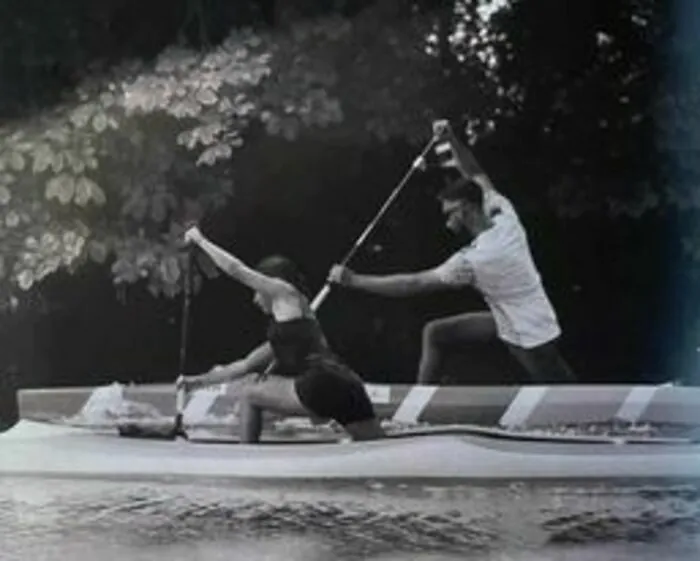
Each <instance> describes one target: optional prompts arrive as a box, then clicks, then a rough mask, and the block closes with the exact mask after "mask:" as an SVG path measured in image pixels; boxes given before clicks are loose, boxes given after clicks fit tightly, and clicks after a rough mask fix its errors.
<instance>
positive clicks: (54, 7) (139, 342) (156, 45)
mask: <svg viewBox="0 0 700 561" xmlns="http://www.w3.org/2000/svg"><path fill="white" fill-rule="evenodd" d="M631 3H632V4H634V2H631ZM298 4H299V5H301V6H302V7H303V6H306V9H307V10H308V12H309V14H313V13H314V11H319V12H320V11H323V10H324V9H325V10H328V9H330V8H328V6H327V4H328V3H318V2H311V1H307V2H299V3H298ZM361 4H362V2H339V3H338V5H339V6H341V7H342V9H343V10H344V11H345V13H346V14H349V15H350V16H351V15H352V13H353V10H358V9H360V8H361ZM419 4H421V5H422V7H423V8H424V9H430V8H431V6H430V5H431V4H435V5H439V4H440V3H439V2H433V3H431V2H422V3H419ZM550 4H551V3H550ZM555 4H556V3H555ZM555 4H552V6H553V5H555ZM559 4H568V3H566V2H560V3H559ZM559 4H557V5H559ZM582 4H586V3H585V2H578V3H577V5H582ZM629 4H630V2H627V3H626V2H619V3H616V2H605V3H600V2H590V3H589V4H588V5H589V7H590V9H591V10H595V9H599V8H601V6H606V8H605V9H606V10H608V11H614V10H615V9H619V10H621V11H623V10H626V9H629ZM642 4H644V3H643V2H642ZM651 4H656V3H654V2H651ZM234 5H235V8H234ZM320 5H325V6H326V7H325V8H320V7H318V6H320ZM573 5H574V4H569V8H571V7H572V6H573ZM581 9H582V8H581ZM3 11H4V12H5V13H0V38H1V39H0V43H1V44H2V49H3V55H4V54H6V53H10V52H11V50H12V49H15V53H17V51H16V47H17V45H22V49H23V50H20V52H19V53H20V54H19V55H17V54H15V56H3V58H2V61H1V63H0V73H1V74H0V75H1V76H2V89H1V91H0V118H1V119H3V120H5V121H8V120H11V119H16V118H22V117H23V116H26V115H28V114H31V113H32V111H36V110H37V109H38V108H39V107H43V106H49V105H50V104H52V103H54V102H56V100H57V99H59V97H60V95H61V92H63V91H65V90H69V89H70V88H71V87H74V86H75V84H76V83H78V81H79V80H80V78H81V77H82V76H84V75H86V73H89V72H96V71H99V69H100V68H104V67H108V66H109V65H111V64H114V63H116V62H118V61H119V60H121V59H123V58H125V57H129V56H135V55H137V56H141V57H144V58H148V57H151V56H154V55H155V54H157V53H158V52H159V51H160V50H161V49H162V48H163V47H164V46H166V45H168V44H170V43H172V42H174V41H176V40H181V39H182V38H183V37H184V40H186V41H188V42H189V43H191V44H194V45H196V44H198V43H201V42H202V41H206V42H207V43H215V42H216V41H218V40H221V39H222V38H223V37H225V35H226V33H227V32H228V30H229V29H230V28H231V27H232V26H233V25H240V24H242V23H245V22H251V23H254V24H256V25H266V26H275V25H276V24H277V23H278V22H277V21H276V19H275V18H276V17H280V16H279V13H280V6H279V5H276V4H275V2H252V1H249V2H239V1H237V2H231V1H227V2H216V1H206V0H199V1H190V2H184V1H172V0H168V1H164V0H163V1H156V0H149V1H146V2H143V1H140V2H135V1H131V0H110V1H106V0H102V1H101V2H100V3H99V6H97V5H96V4H95V3H93V2H87V1H79V0H73V1H72V2H70V3H68V4H63V3H53V4H50V5H47V4H46V3H45V2H38V1H33V0H25V1H24V2H21V3H18V2H6V3H4V5H3V7H2V8H0V12H3ZM47 11H48V12H50V13H47ZM540 14H541V16H540V18H541V19H536V20H527V19H525V20H521V25H522V26H523V29H524V31H523V33H525V32H527V30H528V29H529V28H528V26H530V29H531V30H532V31H533V33H534V32H536V31H537V29H538V28H541V27H547V26H549V27H550V28H551V29H556V30H559V31H560V32H561V33H565V29H566V25H565V24H561V23H558V20H557V19H556V18H557V17H560V16H561V13H560V12H559V11H557V10H549V11H548V10H544V9H543V10H542V11H541V12H540ZM562 27H563V29H562ZM555 35H556V34H555ZM28 37H29V38H28ZM32 38H33V39H32ZM555 39H556V37H555ZM548 40H550V41H551V40H553V39H552V38H551V37H550V38H549V39H548ZM31 41H34V42H33V43H32V42H31ZM29 44H31V45H33V48H32V49H33V50H32V49H29V50H27V49H28V47H27V45H29ZM659 49H660V50H663V45H660V46H659ZM574 51H575V50H572V51H571V53H574ZM32 53H34V58H32V56H30V55H31V54H32ZM562 56H563V55H562ZM571 56H572V57H574V55H573V54H572V55H571ZM574 58H575V57H574ZM565 63H566V62H562V64H565ZM570 63H571V64H572V65H575V64H576V60H572V61H571V62H570ZM532 71H533V73H534V72H536V70H534V69H533V70H532ZM533 87H535V86H533ZM643 97H644V96H642V98H643ZM590 103H591V104H595V103H597V100H596V98H595V97H592V98H591V99H590ZM639 103H642V104H643V103H644V101H643V100H642V101H640V102H639ZM583 118H585V117H583ZM528 119H531V120H535V121H536V119H537V115H532V114H531V115H529V116H528ZM528 119H523V120H522V122H521V123H519V125H516V126H514V127H513V129H512V130H511V136H510V140H508V139H503V138H501V139H500V140H499V138H496V139H494V140H492V141H491V144H488V145H485V146H484V147H483V148H482V147H479V146H477V149H476V153H477V156H478V157H479V158H480V159H482V160H483V163H484V166H485V167H486V169H487V171H488V172H489V173H490V174H491V175H492V176H493V178H494V179H495V182H496V185H497V187H498V188H499V189H500V190H502V191H503V192H504V194H506V195H507V196H509V197H510V198H511V199H512V201H513V202H514V203H515V205H516V207H517V208H518V209H519V210H520V212H521V217H522V220H523V222H524V224H525V226H526V228H527V230H528V232H529V236H530V242H531V247H532V251H533V254H534V256H535V260H536V262H537V264H538V265H539V268H540V272H541V274H542V277H543V280H544V283H545V286H546V288H547V291H548V293H549V295H550V298H551V300H552V301H553V303H554V305H555V308H556V310H557V312H558V314H559V317H560V320H561V324H562V327H563V331H564V335H563V338H562V341H561V347H562V350H563V352H564V354H565V355H566V357H567V358H568V360H569V361H570V362H571V364H572V365H573V366H574V368H575V369H576V371H577V373H578V376H579V378H580V379H581V381H583V382H591V383H618V382H663V381H667V380H676V379H680V380H684V381H686V382H692V381H693V376H694V371H695V364H696V347H697V346H698V342H697V335H696V327H697V326H698V322H697V311H698V309H699V301H698V291H697V289H696V288H695V286H697V284H696V280H695V279H696V277H695V276H694V275H695V273H694V270H693V263H692V261H691V260H689V258H688V256H687V255H685V254H684V253H683V251H682V244H680V243H679V241H678V240H679V238H680V236H681V234H682V231H683V229H684V228H685V226H686V223H687V220H688V218H687V217H685V215H683V214H682V213H680V212H674V211H664V210H660V211H658V212H653V213H646V214H644V215H642V216H641V217H635V218H631V217H620V216H615V215H611V214H607V213H600V212H597V213H595V212H594V213H583V214H582V215H580V216H578V217H571V216H564V215H561V214H560V213H557V212H555V209H554V208H553V206H552V205H549V204H547V202H546V201H544V202H543V201H542V200H540V199H537V198H536V197H532V196H530V195H529V194H530V193H538V192H541V191H542V184H543V182H551V181H552V177H554V176H556V175H557V171H558V166H561V170H559V171H561V173H567V174H571V170H570V169H569V168H568V167H567V168H566V169H564V167H565V166H564V163H562V162H561V158H560V156H561V155H560V154H556V153H552V152H551V151H548V149H547V148H546V147H545V146H540V147H539V149H538V146H537V145H536V144H535V145H533V144H532V143H529V142H528V141H529V139H528V137H527V136H522V137H518V134H520V133H522V134H526V131H527V130H528V129H527V127H530V126H533V125H532V123H530V122H529V121H528ZM427 126H429V123H426V127H427ZM518 126H520V127H521V129H520V130H519V129H518ZM616 134H619V135H620V138H624V137H625V133H624V131H622V132H621V133H620V132H618V133H616ZM513 139H515V140H513ZM634 140H635V146H636V147H637V148H636V149H637V150H638V149H639V146H642V147H644V146H646V147H647V148H646V149H648V152H640V151H638V152H636V153H635V154H632V155H630V156H628V159H627V160H626V161H624V162H623V164H625V162H626V165H629V166H630V169H631V166H632V165H633V163H634V166H635V170H636V171H630V172H629V174H627V172H626V171H624V170H625V169H627V168H624V169H623V171H619V170H614V171H611V170H610V169H608V168H606V167H605V165H606V164H605V163H601V164H599V165H600V169H599V176H600V182H601V183H600V185H604V184H605V182H607V181H610V177H611V176H617V177H618V179H619V180H620V181H621V182H623V183H624V182H625V181H626V180H627V179H628V175H630V176H633V175H636V174H637V173H641V172H640V171H639V170H638V169H637V166H638V167H640V168H643V170H644V173H648V174H652V177H651V178H652V179H653V174H654V173H655V171H654V168H651V169H650V168H649V165H650V163H649V162H650V160H651V163H652V164H653V163H655V162H656V160H655V158H658V157H659V156H658V153H656V152H654V148H653V147H654V139H653V138H651V137H650V138H649V139H646V141H645V142H647V144H646V145H645V144H641V145H640V144H638V141H639V138H635V139H634ZM591 142H592V143H594V142H595V140H591ZM577 148H579V149H580V150H581V151H582V152H583V153H584V154H586V151H587V150H588V149H589V148H590V149H591V150H592V147H590V146H586V145H581V146H578V147H577ZM415 155H416V153H415V148H411V147H409V146H408V145H407V144H406V143H404V142H402V141H400V140H394V141H388V142H382V143H379V142H376V143H374V144H368V143H362V144H360V143H356V142H354V141H351V140H348V141H347V142H343V141H341V140H337V139H336V140H334V141H332V142H328V141H327V140H322V139H320V138H318V137H315V136H314V135H313V134H312V133H311V132H308V133H306V134H304V135H302V137H301V138H300V139H299V140H298V141H296V142H294V143H292V144H290V143H288V142H284V141H281V140H278V139H275V138H271V137H267V136H264V135H262V136H261V137H260V138H259V139H257V140H256V141H255V142H254V143H250V144H249V145H248V146H246V148H244V154H243V155H242V156H241V157H238V158H237V160H236V167H235V170H234V174H235V176H236V179H237V182H236V185H237V190H236V194H235V197H234V199H233V201H232V203H231V204H230V205H229V206H228V207H227V208H226V209H225V210H223V211H219V212H218V213H216V214H215V215H212V216H208V217H207V220H206V221H205V223H204V224H203V229H204V230H205V233H206V234H208V235H209V236H210V237H212V238H213V239H214V241H216V242H218V243H220V244H221V245H223V246H224V247H228V248H231V249H232V250H235V252H236V253H237V254H238V255H239V256H240V257H242V258H243V259H245V260H247V261H249V262H251V263H254V262H256V261H257V260H258V259H260V258H261V257H262V256H264V255H267V254H269V253H283V254H286V255H288V256H290V257H292V258H293V259H295V260H296V261H298V262H299V264H300V265H301V266H302V268H303V269H304V270H305V271H307V273H308V276H309V279H310V283H311V285H312V286H313V287H314V288H316V289H318V288H320V287H321V285H322V283H323V279H324V276H325V274H326V272H327V271H328V269H329V267H330V266H331V264H332V263H334V262H336V261H339V260H340V259H341V258H342V256H343V255H344V254H345V252H346V251H347V250H348V249H349V248H350V246H351V245H352V243H353V241H354V240H355V238H356V237H357V236H358V235H359V233H360V232H361V230H362V229H363V228H364V226H365V224H366V223H367V222H368V221H369V220H370V219H371V217H372V216H373V215H374V213H375V212H376V211H377V210H378V208H379V206H380V205H381V204H382V202H383V200H384V199H385V197H386V196H388V194H389V193H390V192H391V190H392V189H393V187H394V186H395V185H396V183H397V182H398V181H399V179H400V178H401V176H402V175H403V174H404V173H405V171H406V170H407V168H408V166H409V165H410V164H411V162H412V161H413V158H414V157H415ZM533 162H537V165H533ZM592 165H594V166H595V165H596V164H595V162H594V163H593V164H592ZM543 168H546V170H547V172H546V173H543V172H542V171H541V170H542V169H543ZM588 175H589V177H588V181H587V182H586V183H585V184H581V189H593V188H595V187H596V184H595V181H596V175H595V172H594V173H591V172H590V170H588ZM433 183H434V177H433V176H432V175H431V174H426V175H420V174H419V175H416V176H415V177H414V178H413V180H412V181H411V182H410V183H409V184H408V185H407V187H406V188H405V191H404V192H403V194H402V196H401V198H400V199H399V201H398V202H397V204H396V205H395V207H393V208H392V210H391V211H390V213H389V215H388V216H387V217H386V219H385V220H384V221H383V223H382V224H381V225H380V227H379V228H378V229H377V231H376V232H375V233H374V234H373V236H372V238H371V239H370V240H368V242H367V244H366V245H365V247H364V248H363V250H362V251H361V252H360V253H359V254H358V255H357V257H356V258H355V260H354V261H353V263H352V265H353V267H354V268H356V269H358V270H360V271H364V272H390V271H404V270H413V269H417V268H421V267H428V266H431V265H434V264H436V263H438V262H440V260H442V259H444V258H445V257H446V256H447V255H449V253H450V252H451V251H452V250H454V249H455V248H456V246H455V245H454V241H453V240H451V239H450V238H449V237H448V236H447V234H446V233H445V232H444V231H443V227H442V221H441V218H440V216H439V214H438V207H437V205H436V204H435V200H434V198H433V190H432V187H433ZM600 185H599V187H600ZM690 219H691V220H692V216H691V218H690ZM251 296H252V295H251V294H250V293H249V292H248V291H247V290H245V289H243V288H241V287H240V286H238V285H237V284H236V283H234V282H232V281H229V280H226V279H223V278H220V279H216V280H209V281H206V284H205V286H204V289H203V291H202V292H201V293H200V294H198V295H197V296H196V297H195V298H194V299H193V301H192V310H191V311H192V315H191V318H190V323H189V337H188V341H187V357H188V360H187V369H188V371H190V372H198V371H202V370H205V369H207V368H209V367H211V366H212V365H214V364H217V363H221V362H224V361H229V360H234V359H235V358H238V357H240V356H241V355H243V354H244V353H246V352H247V351H248V350H250V349H251V348H252V347H253V346H255V345H257V344H258V343H259V342H260V341H261V340H262V338H263V336H264V318H261V317H260V315H259V313H258V312H257V310H256V309H255V308H254V307H253V305H252V302H251ZM32 302H33V303H32V304H31V305H29V306H25V307H23V308H21V309H19V310H18V311H16V312H14V313H6V314H5V315H4V316H2V318H0V340H1V341H2V356H1V357H0V366H1V367H2V369H3V371H4V372H6V373H7V374H8V377H9V376H12V377H13V379H15V380H18V381H19V382H18V383H20V384H21V385H23V386H58V385H95V384H103V383H109V382H112V381H114V380H120V381H124V382H126V381H136V382H156V381H169V380H172V379H173V378H174V377H175V376H176V375H177V373H178V359H179V347H180V328H181V324H180V322H181V306H182V302H181V301H180V300H168V299H165V298H161V299H155V298H153V297H152V296H151V295H150V294H149V292H148V291H147V290H146V289H145V287H142V286H139V285H135V286H131V287H129V288H127V289H123V288H120V289H117V288H115V287H114V285H113V284H112V281H111V276H110V272H109V266H108V265H106V266H98V265H95V264H89V265H86V266H85V267H84V268H82V269H81V270H80V271H78V272H77V273H76V274H74V275H68V274H64V273H58V274H56V275H54V276H52V277H50V278H49V279H48V280H46V281H45V282H44V283H43V284H42V285H41V286H40V287H38V288H37V289H36V291H35V294H34V295H33V297H32ZM483 307H484V304H483V303H482V301H481V300H480V299H479V298H478V297H476V296H474V295H472V294H443V295H439V296H431V297H417V298H413V299H403V300H390V299H381V298H375V297H371V296H367V295H361V294H357V293H351V292H348V291H343V290H340V289H336V290H334V291H333V293H332V294H331V296H330V297H329V298H328V300H327V301H326V302H325V303H324V305H323V307H322V308H321V311H320V313H319V316H320V318H321V320H322V322H323V323H324V326H325V329H326V331H327V334H328V336H329V338H330V340H331V342H332V344H333V346H334V347H335V349H336V351H338V352H339V353H340V354H341V355H342V356H343V357H344V358H345V359H346V360H347V361H348V362H349V364H351V365H352V366H353V367H354V368H356V369H357V370H358V372H360V373H361V374H362V375H363V376H364V377H365V379H366V380H368V381H374V382H379V381H382V382H410V381H412V380H413V379H414V376H415V371H416V366H417V360H418V353H419V345H420V330H421V328H422V326H423V324H424V323H425V322H426V321H427V320H429V319H432V318H435V317H439V316H441V315H444V314H448V313H453V312H460V311H464V310H468V309H479V308H483ZM448 374H449V376H450V381H451V382H458V383H476V384H498V383H513V382H519V381H521V380H520V379H519V372H518V369H517V367H515V366H514V364H513V363H512V362H511V360H510V359H509V357H507V356H506V355H505V354H504V352H503V349H502V348H501V347H500V345H498V344H497V343H496V344H494V345H490V346H485V347H483V348H478V349H473V352H472V350H470V352H468V353H465V355H464V356H459V357H455V359H454V363H453V364H452V365H451V366H450V368H449V372H448ZM696 379H697V377H696Z"/></svg>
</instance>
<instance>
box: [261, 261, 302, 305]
mask: <svg viewBox="0 0 700 561" xmlns="http://www.w3.org/2000/svg"><path fill="white" fill-rule="evenodd" d="M255 269H256V270H257V271H259V272H260V273H262V274H263V275H267V276H268V277H274V278H277V279H282V280H284V281H287V282H288V283H289V284H291V285H292V286H294V287H295V288H296V289H297V290H298V291H299V292H301V293H302V294H304V296H306V297H307V298H310V297H311V292H310V291H309V288H308V286H307V284H306V278H305V277H304V275H303V274H302V273H301V271H300V270H299V267H297V266H296V264H295V263H294V262H293V261H292V260H291V259H287V258H286V257H284V256H283V255H270V256H268V257H265V258H264V259H263V260H262V261H260V263H258V265H257V266H256V267H255Z"/></svg>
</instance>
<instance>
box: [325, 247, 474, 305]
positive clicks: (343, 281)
mask: <svg viewBox="0 0 700 561" xmlns="http://www.w3.org/2000/svg"><path fill="white" fill-rule="evenodd" d="M472 278H473V272H472V269H471V265H470V264H469V262H468V261H465V260H464V259H462V258H461V257H460V255H459V254H456V255H455V256H453V257H451V258H450V259H448V260H447V261H446V262H444V263H443V264H442V265H440V266H438V267H435V268H433V269H428V270H425V271H419V272H416V273H400V274H395V275H360V274H358V273H355V272H353V271H352V270H350V269H348V268H347V267H343V266H341V265H335V266H334V267H333V268H332V269H331V272H330V274H329V275H328V280H329V281H330V282H333V283H336V284H339V285H341V286H345V287H348V288H354V289H356V290H362V291H364V292H370V293H372V294H379V295H381V296H393V297H400V296H413V295H416V294H424V293H428V292H437V291H438V290H447V289H451V288H458V287H462V286H466V285H469V284H470V283H471V281H472Z"/></svg>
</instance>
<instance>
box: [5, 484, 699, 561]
mask: <svg viewBox="0 0 700 561" xmlns="http://www.w3.org/2000/svg"><path fill="white" fill-rule="evenodd" d="M698 497H700V490H698V489H697V488H694V487H690V486H685V487H680V486H676V487H649V486H646V487H628V488H622V489H615V488H613V487H609V486H605V485H595V486H587V487H586V486H579V487H566V486H542V485H505V486H503V485H501V486H490V487H484V486H480V487H477V486H473V487H471V486H461V487H447V486H430V487H429V486H416V485H412V484H406V483H403V484H401V485H389V484H383V485H365V486H358V485H354V486H352V485H346V486H343V485H339V486H337V487H335V488H323V487H321V486H312V485H309V486H303V485H299V484H296V485H295V486H293V487H291V486H286V487H285V486H279V487H273V486H268V487H267V488H256V487H237V488H233V487H220V486H216V485H213V484H211V485H196V486H195V485H184V484H166V483H149V484H143V483H135V482H131V483H129V482H101V481H87V482H86V481H82V482H75V481H68V480H60V481H42V480H32V481H29V480H19V479H18V480H12V481H4V482H3V485H2V486H0V526H2V528H3V532H2V534H1V535H0V552H3V554H2V555H0V559H1V560H2V561H14V560H15V559H18V560H19V559H22V560H25V559H29V558H31V559H32V560H35V559H36V560H42V559H46V560H47V561H48V560H53V559H58V558H59V557H63V556H64V555H66V556H69V557H72V558H73V559H78V560H79V561H94V558H95V551H97V550H99V552H100V555H99V558H100V561H111V560H112V559H115V560H116V559H124V558H128V559H130V561H138V560H140V559H146V558H148V559H153V558H154V556H155V558H157V559H160V558H165V556H166V555H167V556H168V558H169V559H173V560H176V561H179V560H185V559H187V560H188V561H192V560H193V559H207V560H210V559H219V558H222V559H223V558H224V557H226V556H227V557H226V558H227V559H230V558H231V557H230V556H231V555H232V554H234V553H235V557H237V558H243V555H246V556H247V557H251V558H255V559H275V560H276V559H285V560H286V561H290V560H292V561H293V560H295V559H309V560H311V561H313V560H315V559H318V560H325V559H331V558H334V559H335V558H339V559H343V560H345V561H348V560H354V559H373V560H374V559H375V558H376V559H379V560H381V561H390V560H391V559H392V557H391V556H392V555H398V554H399V553H400V554H402V557H401V558H403V559H406V558H407V557H406V555H410V558H411V559H422V558H424V559H426V560H427V559H431V560H432V559H450V557H449V556H450V555H456V556H457V557H459V556H460V555H462V557H461V558H464V557H463V555H464V554H465V553H466V552H468V553H469V558H474V559H483V560H488V561H510V560H514V561H525V560H530V559H532V560H534V559H538V560H539V561H546V560H547V559H548V557H545V556H543V555H544V554H543V553H542V548H545V550H546V551H548V552H549V553H548V555H549V554H551V555H554V554H555V552H559V557H557V556H553V557H551V558H552V560H554V559H556V560H557V561H559V560H560V559H566V558H570V559H572V560H573V559H575V560H576V561H579V560H582V559H585V557H581V555H585V554H586V553H585V552H586V551H589V550H590V549H591V548H596V547H602V546H605V547H608V548H613V549H609V550H608V551H616V550H615V549H614V548H615V547H617V548H618V549H619V548H620V547H623V549H624V548H627V549H629V548H634V547H635V546H636V545H644V547H649V544H650V542H652V545H653V544H655V543H661V542H665V543H673V544H674V545H677V546H683V547H687V548H696V552H697V546H698V543H697V539H698V538H697V536H698V535H700V513H699V506H698V505H699V504H700V501H699V499H698ZM679 544H680V545H679ZM584 546H585V548H584V549H581V548H582V547H584ZM96 548H99V549H96ZM533 551H535V552H539V554H538V556H534V557H528V555H529V554H530V553H528V552H533ZM620 551H622V550H620ZM645 551H646V550H645ZM665 551H668V550H665ZM9 552H12V555H16V557H14V558H11V557H5V556H4V555H6V554H9ZM149 552H150V553H149ZM397 552H398V553H397ZM562 552H565V553H566V555H569V554H573V553H572V552H579V553H578V554H577V555H579V556H578V557H563V556H562V555H563V553H562ZM59 554H60V555H59ZM283 554H284V555H283ZM437 554H439V555H442V557H435V556H436V555H437ZM149 555H150V557H149ZM421 555H422V556H423V557H420V556H421ZM110 556H111V557H110ZM395 558H398V557H395ZM633 558H634V559H645V558H644V557H629V559H633ZM663 558H664V559H672V558H670V557H663ZM697 558H698V556H697V555H696V556H695V557H693V559H697ZM591 559H592V558H591ZM606 559H611V557H609V556H608V557H606ZM619 559H627V558H624V557H619ZM649 559H651V558H650V557H649ZM656 559H658V557H656ZM656 559H655V561H656ZM678 559H682V557H678Z"/></svg>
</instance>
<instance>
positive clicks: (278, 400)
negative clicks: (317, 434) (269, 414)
mask: <svg viewBox="0 0 700 561" xmlns="http://www.w3.org/2000/svg"><path fill="white" fill-rule="evenodd" d="M235 395H236V397H237V399H238V403H239V416H240V418H241V424H240V439H241V442H245V443H254V442H259V441H260V434H261V432H262V428H263V411H273V412H276V413H282V414H285V415H294V416H307V417H308V416H310V415H311V413H310V412H309V411H308V410H307V409H306V408H305V407H304V406H303V405H302V404H301V402H300V401H299V397H298V396H297V392H296V388H295V387H294V380H293V379H292V378H285V377H282V376H275V375H272V374H271V375H266V376H260V375H258V374H251V375H249V376H247V377H246V378H245V379H243V380H241V383H240V385H239V386H238V387H237V388H236V390H235Z"/></svg>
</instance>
